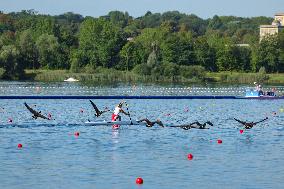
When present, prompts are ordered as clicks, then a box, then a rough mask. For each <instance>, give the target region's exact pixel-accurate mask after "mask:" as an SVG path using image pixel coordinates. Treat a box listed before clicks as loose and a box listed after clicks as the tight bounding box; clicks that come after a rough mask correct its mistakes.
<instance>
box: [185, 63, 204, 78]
mask: <svg viewBox="0 0 284 189" xmlns="http://www.w3.org/2000/svg"><path fill="white" fill-rule="evenodd" d="M180 74H181V75H182V76H183V77H185V78H187V79H193V78H198V79H202V80H203V79H204V78H205V68H204V67H202V66H180Z"/></svg>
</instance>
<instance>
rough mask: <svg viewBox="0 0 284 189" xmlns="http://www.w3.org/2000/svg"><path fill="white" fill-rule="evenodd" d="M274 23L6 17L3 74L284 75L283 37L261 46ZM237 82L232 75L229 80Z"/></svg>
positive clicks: (151, 16)
mask: <svg viewBox="0 0 284 189" xmlns="http://www.w3.org/2000/svg"><path fill="white" fill-rule="evenodd" d="M272 20H273V19H272V18H268V17H254V18H242V17H235V16H217V15H215V16H214V17H213V18H209V19H206V20H205V19H202V18H199V17H198V16H196V15H192V14H191V15H187V14H183V13H180V12H178V11H168V12H165V13H162V14H160V13H152V12H149V11H148V12H147V13H146V14H145V15H144V16H142V17H139V18H133V17H131V16H130V15H129V14H128V13H127V12H120V11H111V12H109V13H108V14H107V15H106V16H102V17H100V18H92V17H83V16H82V15H80V14H75V13H72V12H67V13H64V14H61V15H58V16H50V15H42V14H38V13H37V12H36V11H34V10H27V11H21V12H13V13H9V14H4V13H2V12H0V50H1V51H0V53H1V59H0V60H1V66H0V75H1V76H2V77H3V78H10V79H15V78H20V77H22V76H23V74H24V71H23V70H24V69H34V70H35V69H68V70H69V69H70V70H71V72H86V73H89V74H93V73H96V72H97V71H102V70H103V72H106V71H105V70H107V69H109V70H114V69H115V70H119V71H117V73H124V71H128V72H132V73H136V74H140V75H143V76H147V77H148V76H150V77H153V78H154V79H158V78H161V77H164V78H169V79H170V80H172V81H174V80H176V79H178V78H179V79H180V78H187V79H195V78H197V79H199V80H202V79H204V77H205V76H204V75H205V70H206V71H210V72H218V71H229V72H230V73H233V72H236V71H238V72H258V71H259V70H260V69H265V71H266V72H267V73H274V72H283V71H284V32H282V33H280V34H279V35H278V36H270V37H267V38H265V39H263V40H262V41H261V42H260V41H259V25H261V24H270V23H271V22H272ZM241 43H247V44H249V46H248V45H246V46H243V45H240V44H241ZM259 75H260V76H259V77H260V79H259V80H261V78H263V75H261V74H259ZM115 77H116V76H115ZM225 77H226V78H225ZM236 77H238V76H235V75H234V76H233V75H227V74H225V76H224V79H226V80H235V79H236ZM242 77H243V76H242ZM255 79H257V78H255ZM264 79H266V78H264ZM243 80H247V79H246V78H244V79H243Z"/></svg>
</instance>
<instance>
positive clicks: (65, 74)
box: [25, 69, 284, 84]
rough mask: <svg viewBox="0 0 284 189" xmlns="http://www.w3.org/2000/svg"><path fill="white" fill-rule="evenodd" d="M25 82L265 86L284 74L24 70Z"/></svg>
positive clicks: (283, 81)
mask: <svg viewBox="0 0 284 189" xmlns="http://www.w3.org/2000/svg"><path fill="white" fill-rule="evenodd" d="M25 72H26V77H25V80H32V81H44V82H60V81H63V80H65V79H67V78H69V77H73V78H76V79H78V80H79V81H81V82H100V83H113V82H149V83H163V82H166V83H169V82H175V83H202V82H213V83H214V82H216V83H231V84H251V83H253V82H255V81H256V82H259V83H266V84H283V83H284V73H283V74H282V73H281V74H280V73H279V74H263V73H238V72H205V73H204V76H203V77H199V78H196V77H194V76H192V77H191V76H188V77H187V78H185V77H182V76H174V77H165V76H160V75H139V74H136V73H133V72H131V71H118V70H114V69H109V70H107V69H105V70H102V71H100V72H97V73H73V72H70V71H69V70H26V71H25Z"/></svg>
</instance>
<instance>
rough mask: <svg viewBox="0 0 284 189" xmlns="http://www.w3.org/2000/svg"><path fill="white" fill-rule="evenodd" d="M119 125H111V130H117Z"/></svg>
mask: <svg viewBox="0 0 284 189" xmlns="http://www.w3.org/2000/svg"><path fill="white" fill-rule="evenodd" d="M119 127H120V126H119V125H117V124H114V125H112V129H119Z"/></svg>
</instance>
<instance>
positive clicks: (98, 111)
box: [90, 100, 109, 117]
mask: <svg viewBox="0 0 284 189" xmlns="http://www.w3.org/2000/svg"><path fill="white" fill-rule="evenodd" d="M90 102H91V104H92V106H93V108H94V110H95V111H96V113H95V116H96V117H99V116H100V115H102V114H103V113H105V112H108V111H109V109H108V108H105V109H104V110H103V111H100V110H99V109H98V107H97V106H96V104H95V103H94V102H93V101H91V100H90Z"/></svg>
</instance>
